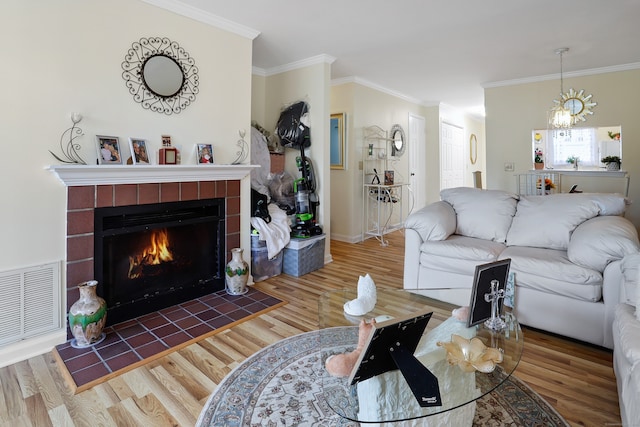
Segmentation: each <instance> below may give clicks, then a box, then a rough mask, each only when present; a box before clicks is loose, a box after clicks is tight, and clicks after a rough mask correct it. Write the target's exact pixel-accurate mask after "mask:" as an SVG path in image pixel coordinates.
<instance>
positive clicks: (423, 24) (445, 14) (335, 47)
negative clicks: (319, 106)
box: [143, 0, 640, 113]
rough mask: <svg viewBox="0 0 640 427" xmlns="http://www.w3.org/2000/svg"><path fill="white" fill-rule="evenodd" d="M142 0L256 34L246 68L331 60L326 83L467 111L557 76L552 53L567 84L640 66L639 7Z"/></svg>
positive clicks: (497, 0)
mask: <svg viewBox="0 0 640 427" xmlns="http://www.w3.org/2000/svg"><path fill="white" fill-rule="evenodd" d="M143 1H147V2H149V3H152V4H156V5H158V6H161V7H165V8H167V9H170V10H174V11H177V12H179V13H182V14H185V15H187V16H191V17H197V16H198V15H200V18H196V19H200V20H202V19H201V17H202V16H204V17H205V19H204V20H205V22H207V21H208V22H212V23H214V24H217V23H222V24H225V25H228V26H229V27H231V28H232V27H233V26H234V25H235V24H239V26H238V27H237V29H238V31H239V32H240V33H242V32H245V34H250V36H255V35H256V34H258V32H259V35H258V36H257V37H256V38H255V39H254V41H253V65H254V67H257V68H259V69H262V70H263V71H264V72H265V73H267V74H269V73H270V72H271V71H272V70H278V69H279V68H281V67H283V66H286V65H288V64H292V63H296V62H299V61H304V60H306V59H308V58H312V57H316V56H318V55H328V56H330V57H334V58H335V62H333V64H332V67H331V77H332V79H347V78H352V79H354V80H357V81H362V82H366V83H368V84H371V85H374V86H377V87H380V88H384V89H385V90H388V91H390V92H393V93H396V94H399V95H403V96H406V97H408V98H410V99H413V100H416V101H417V102H419V103H423V104H426V105H434V104H437V103H445V104H448V105H451V106H453V107H456V108H461V109H463V110H465V111H469V112H471V113H474V112H476V113H477V112H478V111H479V109H481V107H482V106H483V104H484V97H483V92H484V91H483V88H484V87H487V86H495V85H499V84H502V83H506V82H507V81H509V82H511V81H535V80H542V79H549V78H558V76H559V71H560V58H559V56H558V55H556V54H555V53H554V51H555V49H557V48H559V47H569V48H570V50H569V52H568V53H566V54H565V55H564V59H563V61H564V72H565V77H570V76H571V75H572V74H573V75H580V74H584V73H591V72H602V71H612V70H613V71H615V70H623V69H631V68H640V62H639V61H640V24H639V23H638V21H639V20H640V0H608V1H606V0H528V1H527V0H483V1H477V0H438V1H435V0H395V1H391V0H322V1H321V0H316V1H311V0H306V1H304V0H268V1H267V0H143ZM219 18H222V20H220V19H219ZM226 20H228V21H231V22H227V21H226ZM253 30H255V31H253ZM639 85H640V82H639ZM558 91H559V90H558ZM549 102H550V103H551V100H550V101H549Z"/></svg>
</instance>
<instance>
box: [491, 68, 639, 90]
mask: <svg viewBox="0 0 640 427" xmlns="http://www.w3.org/2000/svg"><path fill="white" fill-rule="evenodd" d="M637 69H640V62H632V63H630V64H622V65H613V66H610V67H601V68H591V69H588V70H579V71H569V72H567V71H565V72H563V73H562V75H563V77H564V78H567V77H583V76H593V75H596V74H606V73H616V72H619V71H630V70H637ZM559 78H560V73H557V74H547V75H544V76H534V77H525V78H522V79H513V80H502V81H497V82H488V83H484V84H483V85H482V87H483V88H484V89H488V88H494V87H503V86H514V85H520V84H527V83H538V82H544V81H548V80H558V79H559Z"/></svg>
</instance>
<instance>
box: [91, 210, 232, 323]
mask: <svg viewBox="0 0 640 427" xmlns="http://www.w3.org/2000/svg"><path fill="white" fill-rule="evenodd" d="M224 212H225V199H224V198H216V199H206V200H192V201H180V202H168V203H153V204H146V205H131V206H116V207H102V208H97V209H95V211H94V272H95V276H96V280H97V281H98V294H99V295H102V297H103V298H104V299H105V301H106V302H107V310H108V315H107V322H108V324H115V323H119V322H122V321H124V320H128V319H132V318H135V317H138V316H141V315H144V314H147V313H150V312H153V311H157V310H160V309H162V308H165V307H169V306H172V305H175V304H179V303H182V302H185V301H188V300H191V299H194V298H197V297H200V296H203V295H206V294H210V293H212V292H215V291H219V290H222V289H224V264H225V234H224V232H225V215H224Z"/></svg>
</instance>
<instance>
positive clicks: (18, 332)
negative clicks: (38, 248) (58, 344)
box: [0, 262, 61, 346]
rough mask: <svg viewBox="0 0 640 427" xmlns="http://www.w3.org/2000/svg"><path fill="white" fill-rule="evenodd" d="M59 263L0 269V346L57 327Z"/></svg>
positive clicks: (58, 322) (59, 320) (58, 317)
mask: <svg viewBox="0 0 640 427" xmlns="http://www.w3.org/2000/svg"><path fill="white" fill-rule="evenodd" d="M60 310H61V307H60V263H57V262H55V263H51V264H46V265H39V266H35V267H26V268H22V269H18V270H11V271H4V272H0V346H2V345H4V344H8V343H12V342H16V341H20V340H24V339H26V338H29V337H33V336H36V335H41V334H44V333H46V332H50V331H55V330H57V329H59V328H60V322H61V319H60Z"/></svg>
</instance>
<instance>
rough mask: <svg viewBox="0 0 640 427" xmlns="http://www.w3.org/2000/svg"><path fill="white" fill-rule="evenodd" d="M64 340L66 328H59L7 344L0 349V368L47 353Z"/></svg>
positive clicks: (65, 338)
mask: <svg viewBox="0 0 640 427" xmlns="http://www.w3.org/2000/svg"><path fill="white" fill-rule="evenodd" d="M66 340H67V332H66V330H64V329H60V330H57V331H55V332H52V333H49V334H46V335H40V336H37V337H33V338H29V339H26V340H22V341H18V342H16V343H12V344H9V345H7V346H6V347H4V348H2V349H0V360H1V361H2V362H0V368H3V367H5V366H9V365H12V364H14V363H17V362H22V361H23V360H27V359H29V358H31V357H34V356H39V355H41V354H44V353H47V352H49V351H51V350H52V349H53V348H54V347H55V346H56V345H58V344H62V343H63V342H65V341H66Z"/></svg>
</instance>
